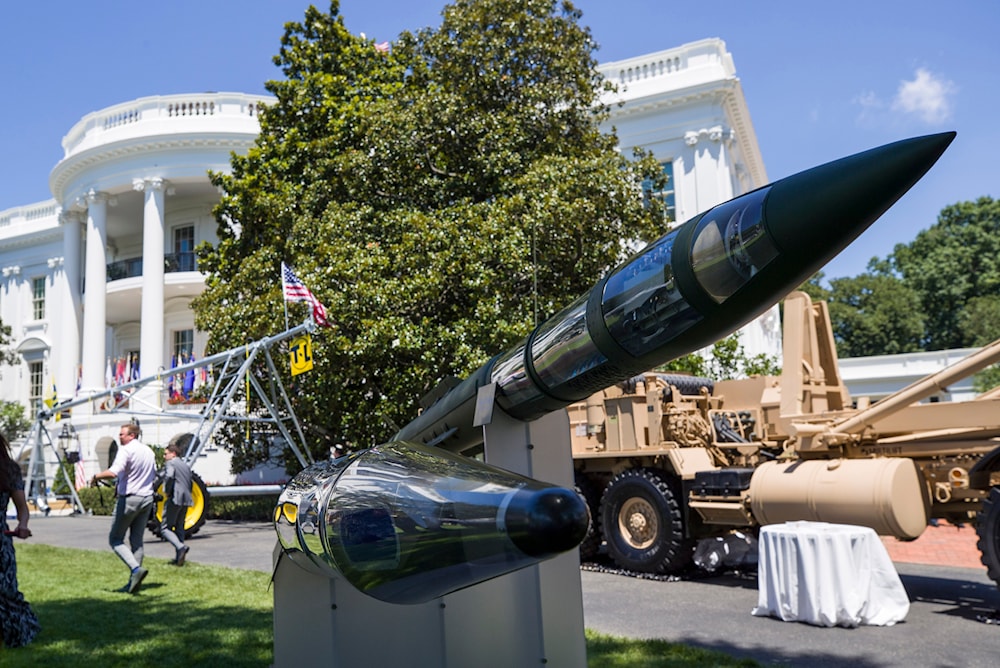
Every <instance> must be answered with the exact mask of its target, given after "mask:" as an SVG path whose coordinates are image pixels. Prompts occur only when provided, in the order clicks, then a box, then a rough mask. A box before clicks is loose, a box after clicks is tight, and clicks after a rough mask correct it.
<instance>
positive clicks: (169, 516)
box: [160, 501, 188, 550]
mask: <svg viewBox="0 0 1000 668" xmlns="http://www.w3.org/2000/svg"><path fill="white" fill-rule="evenodd" d="M187 509H188V507H187V506H177V505H174V502H173V501H167V502H166V503H164V504H163V522H162V523H161V524H160V535H161V536H163V538H164V539H165V540H166V541H167V542H168V543H170V544H171V545H173V546H174V549H175V550H179V549H181V548H182V547H184V542H183V541H182V540H181V539H180V537H179V536H183V535H185V533H186V532H185V531H184V519H185V517H186V516H187Z"/></svg>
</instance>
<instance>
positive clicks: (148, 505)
mask: <svg viewBox="0 0 1000 668" xmlns="http://www.w3.org/2000/svg"><path fill="white" fill-rule="evenodd" d="M139 434H140V431H139V425H137V424H124V425H122V427H121V430H120V431H119V433H118V438H119V442H120V443H121V445H120V447H119V448H118V453H117V454H116V455H115V461H114V462H112V464H111V467H110V468H108V469H106V470H104V471H101V472H100V473H98V474H97V475H95V476H94V482H96V481H97V480H99V479H101V478H117V479H118V501H117V502H116V503H115V511H114V514H113V516H112V518H111V532H110V534H109V535H108V542H109V543H110V544H111V549H112V550H114V552H115V554H117V555H118V558H119V559H121V560H122V561H124V562H125V565H126V566H128V567H129V569H130V570H131V574H130V575H129V579H128V584H126V585H125V586H124V587H122V589H121V591H127V592H128V593H130V594H134V593H136V592H137V591H139V587H140V586H141V585H142V581H143V579H144V578H145V577H146V574H147V573H148V572H149V571H147V570H146V569H145V568H143V567H142V552H143V550H142V539H143V534H144V533H145V532H146V522H147V521H148V520H149V513H150V512H151V511H152V509H153V492H154V489H153V485H154V484H155V481H156V456H155V455H154V454H153V451H152V449H150V447H149V446H148V445H145V444H144V443H142V441H140V440H139ZM126 532H128V534H129V544H128V545H126V544H125V533H126Z"/></svg>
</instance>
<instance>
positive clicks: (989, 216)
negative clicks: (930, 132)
mask: <svg viewBox="0 0 1000 668" xmlns="http://www.w3.org/2000/svg"><path fill="white" fill-rule="evenodd" d="M889 262H890V263H891V266H892V269H893V270H894V272H896V274H897V275H899V276H900V277H902V279H903V281H904V282H905V283H906V285H907V286H908V287H909V288H911V289H913V290H915V291H916V292H917V293H918V294H919V295H920V300H921V304H922V311H923V312H924V314H925V317H926V332H925V336H924V341H923V345H924V348H925V349H926V350H941V349H945V348H964V347H967V346H970V345H976V344H975V343H974V341H975V340H977V337H979V339H980V340H981V339H982V338H983V332H981V331H979V328H976V329H975V330H973V329H968V328H967V327H966V325H968V324H969V323H970V322H972V321H973V320H974V319H975V317H976V316H975V314H974V313H973V311H972V310H970V309H977V308H981V305H980V306H975V305H974V301H975V300H977V299H979V298H986V297H992V296H994V295H997V294H998V293H1000V202H998V201H996V200H994V199H992V198H990V197H980V198H979V199H978V200H976V201H975V202H959V203H957V204H953V205H951V206H948V207H945V208H944V209H942V211H941V213H940V214H939V215H938V219H937V223H935V224H934V225H932V226H931V227H930V228H928V229H926V230H923V231H921V232H920V233H919V234H917V237H916V239H914V240H913V242H911V243H909V244H899V245H897V246H896V247H895V249H894V250H893V252H892V254H891V255H890V256H889ZM996 323H997V321H996V320H992V321H991V322H989V323H983V324H989V326H991V327H993V326H994V325H995V324H996ZM985 336H986V338H988V340H993V339H994V338H996V337H998V336H1000V329H993V333H992V335H990V334H986V335H985Z"/></svg>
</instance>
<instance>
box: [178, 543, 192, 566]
mask: <svg viewBox="0 0 1000 668" xmlns="http://www.w3.org/2000/svg"><path fill="white" fill-rule="evenodd" d="M190 549H191V548H190V547H188V546H187V545H185V546H184V547H182V548H181V549H179V550H177V558H176V559H175V560H174V563H176V564H177V565H178V566H183V565H184V559H185V558H187V553H188V550H190Z"/></svg>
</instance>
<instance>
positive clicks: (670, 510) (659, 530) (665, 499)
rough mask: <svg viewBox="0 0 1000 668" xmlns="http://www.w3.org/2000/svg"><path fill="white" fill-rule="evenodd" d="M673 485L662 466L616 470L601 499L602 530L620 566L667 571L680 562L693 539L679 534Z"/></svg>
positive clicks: (681, 531)
mask: <svg viewBox="0 0 1000 668" xmlns="http://www.w3.org/2000/svg"><path fill="white" fill-rule="evenodd" d="M678 499H679V492H678V487H677V486H676V485H675V484H674V483H673V481H672V479H671V478H670V477H669V476H668V475H667V474H666V473H664V472H661V471H656V470H654V469H629V470H627V471H622V472H621V473H619V474H618V475H617V476H615V477H614V478H613V479H612V480H611V482H610V483H609V484H608V487H607V490H605V492H604V497H603V498H602V499H601V512H600V518H601V533H602V534H603V536H604V540H605V542H606V543H607V548H608V554H609V555H610V556H611V558H612V559H614V561H615V563H616V564H618V565H619V566H620V567H621V568H624V569H627V570H631V571H638V572H640V573H671V572H677V571H680V570H682V569H683V568H685V567H686V566H687V565H689V564H690V563H691V558H692V556H693V554H694V545H695V543H694V541H692V540H689V539H687V538H685V537H684V523H683V519H682V513H681V508H680V505H679V503H678Z"/></svg>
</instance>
